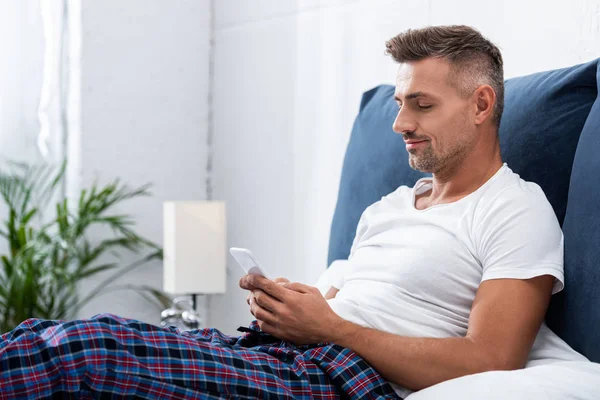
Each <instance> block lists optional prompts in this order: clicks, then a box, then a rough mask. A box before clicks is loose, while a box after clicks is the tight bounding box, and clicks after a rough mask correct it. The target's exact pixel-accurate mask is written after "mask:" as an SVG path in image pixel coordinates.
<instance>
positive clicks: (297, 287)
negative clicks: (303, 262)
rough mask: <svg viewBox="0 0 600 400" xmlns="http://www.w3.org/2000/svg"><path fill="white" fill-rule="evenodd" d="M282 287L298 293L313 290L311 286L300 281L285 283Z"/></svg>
mask: <svg viewBox="0 0 600 400" xmlns="http://www.w3.org/2000/svg"><path fill="white" fill-rule="evenodd" d="M283 287H284V288H286V289H290V290H293V291H295V292H300V293H311V292H312V291H313V286H308V285H305V284H303V283H300V282H291V283H286V284H284V285H283Z"/></svg>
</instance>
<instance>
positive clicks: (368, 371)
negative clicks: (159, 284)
mask: <svg viewBox="0 0 600 400" xmlns="http://www.w3.org/2000/svg"><path fill="white" fill-rule="evenodd" d="M128 397H130V398H134V397H135V398H147V399H172V398H173V399H182V398H186V399H229V398H236V399H243V398H259V399H308V398H318V399H338V398H350V399H398V398H399V397H398V396H397V395H396V394H395V392H394V390H393V389H392V387H391V386H390V384H389V383H388V382H387V381H386V380H385V379H383V378H382V377H381V375H379V373H377V371H375V370H374V369H373V368H372V367H371V366H370V365H368V364H367V363H366V362H365V361H364V360H363V359H362V358H361V357H359V356H358V355H357V354H356V353H354V352H353V351H352V350H350V349H347V348H344V347H341V346H338V345H335V344H332V343H322V344H318V345H304V346H295V345H293V344H291V343H289V342H285V341H281V340H277V339H275V338H273V337H271V336H270V335H267V334H265V333H263V332H260V329H259V328H258V325H257V324H256V322H253V323H252V324H251V325H250V329H246V333H244V334H243V335H241V336H240V337H234V336H229V335H225V334H223V333H221V332H220V331H219V330H217V329H211V328H206V329H200V330H196V331H192V332H180V331H178V330H177V329H176V328H174V327H171V328H168V329H163V328H159V327H157V326H154V325H151V324H146V323H143V322H140V321H136V320H131V319H126V318H121V317H117V316H114V315H110V314H100V315H97V316H95V317H93V318H91V319H87V320H76V321H69V322H61V321H50V320H40V319H29V320H27V321H25V322H23V323H21V324H20V325H19V326H18V327H17V328H15V329H14V330H12V331H11V332H8V333H5V334H3V335H2V336H0V399H15V398H18V399H23V398H44V399H45V398H60V399H63V398H65V399H66V398H84V399H86V398H119V399H120V398H128Z"/></svg>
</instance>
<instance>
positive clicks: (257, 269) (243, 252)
mask: <svg viewBox="0 0 600 400" xmlns="http://www.w3.org/2000/svg"><path fill="white" fill-rule="evenodd" d="M229 252H230V253H231V255H232V256H233V258H235V261H237V263H238V264H239V265H240V267H242V269H243V270H244V271H245V272H246V273H247V274H248V275H260V276H264V277H265V278H267V279H272V278H271V277H270V275H268V274H267V273H266V272H265V270H264V268H263V267H262V266H261V265H260V263H259V262H258V260H257V259H256V257H255V256H254V254H252V252H251V251H250V250H248V249H242V248H239V247H232V248H231V249H229Z"/></svg>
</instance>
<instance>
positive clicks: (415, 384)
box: [240, 26, 584, 395]
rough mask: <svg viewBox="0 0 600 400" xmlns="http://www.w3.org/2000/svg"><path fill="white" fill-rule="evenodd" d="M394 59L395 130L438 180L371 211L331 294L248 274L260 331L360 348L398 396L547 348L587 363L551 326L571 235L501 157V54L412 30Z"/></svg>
mask: <svg viewBox="0 0 600 400" xmlns="http://www.w3.org/2000/svg"><path fill="white" fill-rule="evenodd" d="M387 53H388V54H390V55H391V56H392V57H393V58H394V60H395V61H396V62H398V63H399V69H398V74H397V78H396V90H395V100H396V102H397V103H398V114H397V117H396V120H395V121H394V125H393V129H394V131H395V132H396V133H398V134H400V135H402V136H403V138H404V141H405V142H406V149H407V151H408V153H409V163H410V165H411V167H413V168H414V169H417V170H420V171H424V172H431V173H432V174H433V177H432V178H430V179H422V180H420V181H418V182H417V184H416V185H415V187H414V188H407V187H400V188H398V190H396V191H395V192H393V193H391V194H390V195H388V196H385V197H384V198H383V199H382V200H381V201H379V202H377V203H375V204H373V205H371V206H370V207H369V208H367V210H366V211H365V212H364V213H363V215H362V217H361V220H360V222H359V224H358V228H357V233H356V237H355V240H354V243H353V246H352V250H351V254H350V257H349V262H348V264H349V265H346V266H344V268H343V271H344V276H343V277H342V280H343V281H344V282H345V283H343V284H342V285H338V286H341V287H332V288H331V289H330V291H329V292H328V293H327V295H326V296H325V298H323V296H321V295H320V293H319V292H318V291H317V290H316V289H315V288H312V287H309V286H306V285H302V284H299V283H281V284H277V283H274V282H271V281H268V280H266V279H264V278H262V277H259V276H245V277H243V278H242V280H241V281H240V286H241V287H242V288H244V289H248V290H251V295H250V296H249V303H250V308H251V312H252V314H253V315H254V316H255V317H256V319H257V321H258V325H259V326H260V328H261V329H262V330H263V331H265V332H267V333H270V334H272V335H274V336H276V337H278V338H281V339H285V340H288V341H292V342H297V343H314V342H335V343H337V344H339V345H341V346H344V347H347V348H350V349H352V350H354V351H355V352H356V353H358V354H359V355H360V356H361V357H362V358H364V359H365V360H366V361H367V362H368V363H369V364H370V365H371V366H373V367H374V368H375V369H376V370H377V371H378V372H379V373H380V374H381V375H382V376H383V377H385V378H386V379H387V380H389V381H390V382H392V383H393V384H394V387H395V389H396V391H397V392H398V393H399V394H401V395H406V394H408V393H410V391H415V390H420V389H423V388H426V387H429V386H431V385H435V384H437V383H440V382H443V381H446V380H449V379H452V378H456V377H460V376H464V375H468V374H474V373H478V372H484V371H490V370H514V369H519V368H523V367H525V365H526V364H527V362H528V360H529V361H537V362H539V361H543V358H544V356H543V354H546V355H547V354H552V355H553V357H554V358H558V359H564V360H581V359H584V358H583V357H582V356H581V355H579V354H577V353H576V352H575V351H573V350H571V349H570V348H569V347H568V346H567V345H566V344H565V343H564V342H562V341H560V340H559V339H558V337H556V336H555V335H554V334H553V333H552V332H551V331H550V330H549V329H548V328H547V327H546V326H545V325H543V321H544V315H545V313H546V309H547V307H548V304H549V301H550V296H551V295H552V294H553V293H556V292H558V291H560V290H561V289H562V288H563V247H562V244H563V237H562V232H561V230H560V227H559V224H558V222H557V219H556V217H555V214H554V212H553V210H552V208H551V206H550V204H549V203H548V201H547V199H546V197H545V196H544V194H543V192H542V190H541V189H540V188H539V186H537V185H536V184H534V183H530V182H525V181H523V180H522V179H520V178H519V176H518V175H516V174H514V173H513V172H512V171H511V170H510V168H509V167H508V166H507V165H506V164H503V163H502V159H501V155H500V144H499V139H498V127H499V124H500V118H501V115H502V109H503V92H504V81H503V63H502V56H501V54H500V51H499V50H498V48H497V47H496V46H495V45H493V44H492V43H491V42H489V41H488V40H486V39H485V38H483V37H482V36H481V35H480V34H479V32H477V31H476V30H474V29H472V28H470V27H466V26H450V27H430V28H426V29H420V30H410V31H408V32H405V33H402V34H400V35H398V36H396V37H394V38H393V39H391V40H390V41H388V42H387ZM531 150H532V151H535V149H531ZM540 327H542V329H540ZM536 339H537V348H536V351H535V352H531V350H532V346H533V344H534V341H536ZM546 358H547V356H546Z"/></svg>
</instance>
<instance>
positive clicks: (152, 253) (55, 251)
mask: <svg viewBox="0 0 600 400" xmlns="http://www.w3.org/2000/svg"><path fill="white" fill-rule="evenodd" d="M65 169H66V162H64V163H63V164H62V165H60V166H58V167H56V166H54V167H53V166H48V165H33V166H32V165H28V164H24V163H16V162H8V163H6V166H5V167H3V168H2V169H0V196H1V198H2V200H3V202H4V203H5V205H6V208H5V209H4V210H2V213H3V216H5V220H4V222H3V224H2V226H1V228H0V236H1V237H3V238H5V240H6V243H7V247H8V249H7V254H3V255H1V256H0V259H1V261H2V265H1V267H0V332H6V331H8V330H10V329H12V328H14V327H15V326H16V325H18V324H19V323H20V322H22V321H23V320H25V319H27V318H30V317H37V318H46V319H71V318H73V317H74V316H75V315H76V314H77V312H78V311H79V310H80V309H81V308H82V307H83V306H84V305H85V304H86V303H88V302H89V301H90V300H92V299H93V298H95V297H97V296H100V295H102V294H104V293H107V292H110V291H114V290H121V289H133V290H136V291H137V292H138V293H139V294H140V295H141V296H143V297H145V298H146V299H147V300H148V301H149V302H151V303H153V304H154V305H156V306H157V307H163V308H164V307H166V306H167V305H168V304H170V299H169V298H168V296H166V295H164V294H163V293H162V292H161V291H159V290H157V289H154V288H151V287H147V286H138V285H113V282H115V281H116V280H118V278H120V277H121V276H123V275H124V274H126V273H128V272H131V271H132V270H134V269H136V268H139V267H141V266H143V265H145V264H146V263H147V262H148V261H150V260H153V259H161V258H162V250H161V249H160V248H159V247H158V246H157V245H156V244H154V243H152V242H150V241H149V240H146V239H144V238H143V237H141V236H140V235H138V234H137V233H136V232H135V231H134V229H133V228H134V221H133V219H132V218H131V217H130V216H128V215H118V214H114V213H113V212H112V210H113V209H114V206H115V205H117V204H120V203H121V202H123V201H126V200H129V199H132V198H136V197H139V196H148V195H149V194H150V193H149V191H148V189H149V186H148V185H145V186H142V187H139V188H135V189H130V188H128V187H127V186H126V185H124V184H122V183H121V182H120V181H119V180H115V181H114V182H112V183H109V184H106V185H103V186H99V185H96V184H94V185H92V186H91V187H90V188H89V189H85V190H82V191H81V193H80V195H79V198H78V201H77V202H73V204H71V203H70V202H69V201H68V200H67V199H61V200H57V201H56V205H55V206H54V207H49V206H48V205H49V204H50V203H51V202H52V200H53V199H55V198H56V192H57V188H59V187H60V186H61V185H62V183H63V181H64V176H65ZM45 214H53V215H52V216H51V217H47V216H46V215H45ZM99 226H104V227H108V228H110V232H111V233H110V234H108V235H107V236H108V237H105V238H103V239H101V240H98V239H96V240H94V241H92V240H90V239H89V232H90V230H91V229H94V230H95V229H97V227H99ZM123 250H127V251H131V252H134V253H136V254H140V253H142V252H143V251H144V252H146V254H145V255H143V256H141V258H140V259H139V260H138V261H136V262H133V263H131V264H129V265H125V266H123V265H120V263H119V262H103V261H106V259H107V256H109V255H111V254H112V256H113V258H114V257H115V256H118V254H119V252H122V251H123ZM108 271H110V272H108ZM100 273H106V274H108V276H107V277H106V278H105V279H104V280H103V281H102V282H100V283H99V284H98V285H97V286H96V287H95V288H94V289H93V290H91V291H90V292H89V293H87V294H86V295H85V296H80V295H79V294H78V293H77V286H78V283H80V282H81V281H82V280H83V279H86V278H90V277H92V276H94V275H97V274H100Z"/></svg>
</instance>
